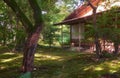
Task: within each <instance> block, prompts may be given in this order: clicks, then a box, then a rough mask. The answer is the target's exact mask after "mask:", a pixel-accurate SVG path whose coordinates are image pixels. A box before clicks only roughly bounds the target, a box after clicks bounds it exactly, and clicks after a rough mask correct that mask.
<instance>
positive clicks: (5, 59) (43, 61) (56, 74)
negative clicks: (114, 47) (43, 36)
mask: <svg viewBox="0 0 120 78" xmlns="http://www.w3.org/2000/svg"><path fill="white" fill-rule="evenodd" d="M0 53H1V54H0V78H17V77H18V76H19V75H20V66H21V63H22V53H20V52H19V53H12V52H9V51H8V50H7V49H6V48H0ZM34 65H35V68H34V71H33V73H32V77H33V78H99V77H100V76H101V75H102V74H106V73H111V74H112V73H114V74H116V75H118V76H119V73H120V58H119V57H112V58H109V59H106V60H100V61H96V60H95V59H94V54H88V53H84V52H71V51H67V50H62V49H56V48H52V49H49V48H39V47H38V49H37V52H36V54H35V64H34ZM119 78H120V76H119Z"/></svg>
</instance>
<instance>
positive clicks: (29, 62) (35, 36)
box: [22, 24, 42, 72]
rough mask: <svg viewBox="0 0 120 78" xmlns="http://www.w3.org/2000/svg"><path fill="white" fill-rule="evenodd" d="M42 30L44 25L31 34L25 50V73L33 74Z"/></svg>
mask: <svg viewBox="0 0 120 78" xmlns="http://www.w3.org/2000/svg"><path fill="white" fill-rule="evenodd" d="M41 29H42V24H41V25H40V26H38V27H37V28H36V29H35V31H34V32H33V33H30V34H29V36H28V38H27V41H26V44H25V48H24V55H23V64H22V71H23V72H31V71H32V70H33V63H34V54H35V50H36V47H37V42H38V40H39V34H40V31H41Z"/></svg>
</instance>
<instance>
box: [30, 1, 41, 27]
mask: <svg viewBox="0 0 120 78" xmlns="http://www.w3.org/2000/svg"><path fill="white" fill-rule="evenodd" d="M29 3H30V6H31V8H32V10H33V16H34V20H35V26H40V24H41V23H43V18H42V10H41V7H40V6H39V4H38V3H37V0H29Z"/></svg>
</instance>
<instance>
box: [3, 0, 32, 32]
mask: <svg viewBox="0 0 120 78" xmlns="http://www.w3.org/2000/svg"><path fill="white" fill-rule="evenodd" d="M3 1H4V2H5V3H6V4H7V5H8V6H9V7H10V8H11V9H12V10H13V11H14V12H15V14H16V16H17V17H18V18H19V19H20V21H21V22H22V24H23V26H24V28H25V31H26V32H27V33H29V32H30V31H31V29H32V28H33V25H32V23H31V21H30V20H29V19H28V18H27V17H26V15H25V14H24V13H23V11H22V10H21V9H20V7H19V6H18V5H17V3H16V2H15V0H3Z"/></svg>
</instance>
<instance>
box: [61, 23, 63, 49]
mask: <svg viewBox="0 0 120 78" xmlns="http://www.w3.org/2000/svg"><path fill="white" fill-rule="evenodd" d="M61 38H62V48H63V25H61Z"/></svg>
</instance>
